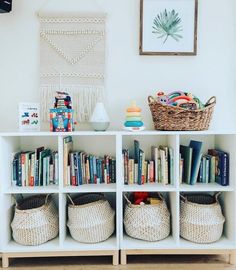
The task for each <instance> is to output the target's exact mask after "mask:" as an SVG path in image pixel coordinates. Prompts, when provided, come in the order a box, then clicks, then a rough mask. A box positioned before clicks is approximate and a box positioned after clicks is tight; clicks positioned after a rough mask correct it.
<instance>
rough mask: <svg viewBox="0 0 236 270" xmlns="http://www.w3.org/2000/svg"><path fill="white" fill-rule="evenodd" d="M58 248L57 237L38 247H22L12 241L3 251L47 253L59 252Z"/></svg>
mask: <svg viewBox="0 0 236 270" xmlns="http://www.w3.org/2000/svg"><path fill="white" fill-rule="evenodd" d="M59 247H60V246H59V238H58V237H57V238H55V239H53V240H51V241H48V242H47V243H45V244H42V245H39V246H23V245H20V244H18V243H16V242H15V241H14V240H12V241H11V242H9V243H8V244H7V246H6V247H4V248H3V249H4V251H7V252H47V251H55V250H59Z"/></svg>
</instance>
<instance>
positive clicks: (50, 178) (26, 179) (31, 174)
mask: <svg viewBox="0 0 236 270" xmlns="http://www.w3.org/2000/svg"><path fill="white" fill-rule="evenodd" d="M58 164H59V163H58V152H53V151H52V150H50V149H48V148H46V149H45V148H44V147H39V148H37V149H35V151H27V152H23V151H21V152H17V153H14V154H13V160H12V186H20V187H21V186H22V187H27V186H32V187H33V186H49V185H58V182H59V170H58Z"/></svg>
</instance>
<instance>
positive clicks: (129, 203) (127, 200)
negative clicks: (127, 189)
mask: <svg viewBox="0 0 236 270" xmlns="http://www.w3.org/2000/svg"><path fill="white" fill-rule="evenodd" d="M124 198H125V200H126V202H127V203H128V205H131V204H132V203H131V201H130V200H129V199H128V197H127V196H126V194H124Z"/></svg>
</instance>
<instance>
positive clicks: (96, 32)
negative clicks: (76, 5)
mask: <svg viewBox="0 0 236 270" xmlns="http://www.w3.org/2000/svg"><path fill="white" fill-rule="evenodd" d="M38 17H39V20H40V87H41V104H42V106H41V115H42V120H43V121H48V120H49V109H50V108H51V107H52V106H53V98H54V95H55V92H56V91H65V92H68V93H69V94H70V95H71V97H72V101H73V109H74V110H75V119H77V120H78V121H80V122H86V121H88V120H89V117H90V116H91V114H92V112H93V109H94V106H95V104H96V102H97V101H102V100H103V98H104V73H105V25H106V15H105V14H104V13H91V14H89V13H83V14H71V13H69V14H52V13H51V14H49V13H46V12H41V13H39V14H38Z"/></svg>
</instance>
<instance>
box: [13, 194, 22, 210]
mask: <svg viewBox="0 0 236 270" xmlns="http://www.w3.org/2000/svg"><path fill="white" fill-rule="evenodd" d="M19 195H20V196H21V200H23V199H24V197H23V195H22V194H19ZM12 198H13V199H14V203H15V206H16V207H17V206H18V202H17V199H16V195H12Z"/></svg>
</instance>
